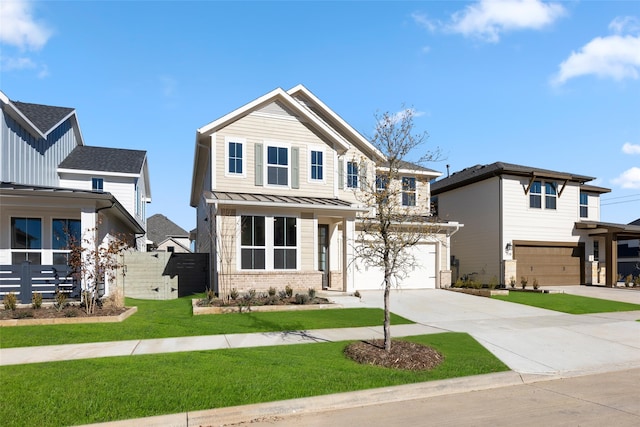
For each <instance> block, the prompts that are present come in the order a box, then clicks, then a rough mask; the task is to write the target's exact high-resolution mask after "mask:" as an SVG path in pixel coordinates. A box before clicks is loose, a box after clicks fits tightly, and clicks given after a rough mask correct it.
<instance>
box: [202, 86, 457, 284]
mask: <svg viewBox="0 0 640 427" xmlns="http://www.w3.org/2000/svg"><path fill="white" fill-rule="evenodd" d="M384 164H385V158H384V156H383V155H382V153H381V152H380V151H378V150H377V149H376V148H375V147H374V146H373V145H372V144H371V143H370V142H369V141H368V140H367V139H366V138H364V137H363V136H362V135H361V134H360V133H358V132H357V131H356V130H355V129H354V128H352V127H351V126H350V125H349V124H348V123H346V122H345V121H344V120H343V119H342V118H341V117H340V116H338V115H337V114H336V113H334V112H333V111H332V110H330V109H329V108H328V107H327V106H326V105H325V104H324V103H323V102H322V101H320V100H319V99H318V98H317V97H316V96H315V95H314V94H312V93H311V92H310V91H309V90H308V89H306V88H305V87H304V86H302V85H299V86H296V87H294V88H293V89H291V90H288V91H285V90H283V89H280V88H278V89H275V90H273V91H271V92H269V93H267V94H265V95H263V96H261V97H260V98H257V99H255V100H254V101H252V102H249V103H248V104H246V105H244V106H242V107H240V108H238V109H237V110H235V111H232V112H231V113H229V114H227V115H225V116H223V117H221V118H219V119H217V120H215V121H213V122H211V123H209V124H208V125H206V126H204V127H202V128H200V129H198V130H197V132H196V149H195V162H194V169H193V181H192V190H191V202H190V203H191V206H193V207H195V208H197V229H196V230H197V231H196V251H197V252H208V253H209V254H210V261H211V270H212V271H211V273H212V274H211V277H212V282H213V283H212V288H214V289H216V290H217V289H218V281H219V279H220V278H221V277H224V278H225V279H226V280H229V281H230V282H231V283H232V286H233V287H234V288H237V289H239V290H242V289H248V288H254V289H266V288H268V287H270V286H273V287H276V288H280V289H282V288H284V287H285V286H286V285H289V286H291V287H293V288H297V289H307V288H316V289H320V288H325V289H327V288H330V289H337V290H341V291H353V290H357V289H379V288H380V286H381V283H382V281H383V276H382V274H381V273H380V271H374V270H376V269H367V268H366V267H364V266H362V265H359V263H358V262H357V260H356V257H355V255H354V254H355V251H356V247H355V245H356V240H357V239H356V233H359V232H361V231H360V230H359V227H358V223H359V221H358V218H360V217H361V216H362V215H367V214H368V212H369V211H370V207H369V206H365V205H363V203H362V201H361V199H360V198H359V197H358V192H359V191H360V189H361V185H362V182H363V180H369V181H368V182H373V181H374V180H375V175H376V170H377V168H384ZM406 166H407V167H406V169H403V170H402V171H401V172H402V173H403V177H402V180H403V188H404V190H405V191H404V194H403V195H402V197H403V203H406V204H407V205H408V206H414V205H415V206H416V209H418V208H421V209H424V214H425V215H429V208H428V207H429V205H430V203H429V197H430V195H429V193H430V190H429V181H430V180H432V179H434V178H436V177H437V176H439V175H440V173H439V172H436V171H433V170H430V169H426V168H421V167H416V166H414V165H410V164H407V165H406ZM418 201H420V202H418ZM458 228H459V225H458V224H442V225H441V227H439V229H440V231H439V232H438V234H436V235H434V236H433V238H432V239H430V240H429V241H425V242H421V243H422V244H419V245H416V246H415V247H414V248H413V251H414V255H415V257H416V259H417V260H418V261H419V262H418V263H417V264H418V266H417V267H416V268H415V269H413V270H412V271H411V272H409V274H408V277H406V278H405V279H404V280H403V282H402V283H401V284H400V286H401V287H403V288H429V287H431V288H435V287H440V286H446V285H448V283H449V281H450V271H449V252H448V247H449V246H448V242H449V235H450V234H451V233H452V232H454V231H455V230H457V229H458ZM360 264H361V263H360Z"/></svg>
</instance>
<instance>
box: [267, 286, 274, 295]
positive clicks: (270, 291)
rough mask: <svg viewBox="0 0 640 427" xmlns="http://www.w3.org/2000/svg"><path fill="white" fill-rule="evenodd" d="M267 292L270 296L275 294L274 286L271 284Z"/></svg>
mask: <svg viewBox="0 0 640 427" xmlns="http://www.w3.org/2000/svg"><path fill="white" fill-rule="evenodd" d="M267 293H268V294H269V296H270V297H272V296H275V294H276V288H274V287H273V286H271V287H269V290H268V291H267Z"/></svg>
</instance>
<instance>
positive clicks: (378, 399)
mask: <svg viewBox="0 0 640 427" xmlns="http://www.w3.org/2000/svg"><path fill="white" fill-rule="evenodd" d="M554 291H557V292H568V293H577V294H587V296H595V297H598V298H604V299H612V300H620V301H626V302H634V303H638V304H640V292H638V291H635V290H629V289H607V288H597V287H584V286H580V287H578V286H572V287H563V288H558V289H554ZM361 295H362V296H361V298H355V297H352V296H347V295H344V294H339V293H335V294H334V293H330V294H329V297H330V298H331V299H333V300H334V301H335V302H336V303H337V304H340V305H342V306H344V307H382V304H383V299H382V292H381V291H364V292H361ZM391 311H393V312H394V313H396V314H399V315H401V316H404V317H406V318H408V319H411V320H413V321H414V322H416V323H415V324H413V325H397V326H394V327H392V336H394V337H400V336H411V335H421V334H430V333H439V332H445V331H455V332H466V333H469V334H470V335H471V336H473V337H474V338H475V339H476V340H477V341H478V342H479V343H480V344H482V345H483V346H484V347H485V348H487V349H488V350H489V351H490V352H492V353H493V354H494V355H495V356H496V357H498V358H499V359H500V360H502V361H503V362H504V363H505V364H506V365H507V366H508V367H509V368H510V369H511V370H512V371H511V372H506V373H500V374H491V375H488V376H479V377H469V378H464V379H454V380H447V381H444V382H435V383H423V384H419V385H412V386H403V387H404V388H403V387H399V388H389V389H376V390H370V391H364V392H356V393H360V394H354V395H350V394H343V395H332V396H331V397H328V396H322V397H320V398H309V399H299V400H296V401H295V402H274V403H272V404H269V405H272V406H274V407H275V408H276V409H275V410H273V411H271V412H270V410H268V409H267V407H265V406H264V405H250V406H243V407H238V408H223V409H219V410H215V411H214V412H205V413H203V414H202V415H197V413H188V414H173V415H167V416H163V417H155V418H149V419H145V420H135V422H134V421H133V420H131V421H127V422H124V423H109V424H108V425H113V426H116V425H131V424H136V425H176V426H177V425H222V424H230V423H232V422H243V421H247V420H254V421H255V420H256V419H259V418H260V417H262V416H267V415H269V414H272V415H271V416H273V417H276V418H277V417H279V415H277V414H292V413H301V412H304V413H313V412H318V411H320V412H322V411H326V410H328V409H331V408H334V409H340V410H342V409H345V410H348V409H349V408H358V407H370V406H371V405H381V407H382V405H384V404H389V403H393V402H404V401H407V400H415V399H417V398H429V397H432V396H439V395H447V396H450V395H455V394H456V393H463V392H467V393H470V392H477V391H481V390H486V391H485V392H486V393H489V394H488V395H487V396H497V394H494V393H497V392H496V390H497V388H499V389H500V390H507V391H508V390H509V387H527V388H525V389H523V390H520V389H518V390H519V391H511V392H510V393H520V392H521V393H523V395H527V394H533V395H537V396H539V397H541V396H543V395H544V396H552V393H553V391H549V390H546V389H545V391H544V393H543V392H542V391H541V390H542V389H541V388H536V387H532V386H531V385H530V384H538V383H540V382H541V381H545V382H546V381H549V380H558V379H564V380H566V379H568V378H576V379H577V378H580V377H584V376H585V375H588V377H589V378H590V377H594V378H596V377H597V375H593V374H600V373H607V374H612V373H617V372H627V374H622V376H623V377H624V376H625V375H626V376H627V377H629V378H632V379H634V380H640V376H639V375H640V323H639V322H637V320H638V319H640V311H634V312H619V313H600V314H593V315H570V314H564V313H559V312H555V311H550V310H544V309H539V308H535V307H528V306H525V305H519V304H512V303H507V302H504V301H499V300H493V299H490V298H483V297H477V296H471V295H465V294H461V293H456V292H451V291H446V290H395V291H393V292H392V293H391ZM380 337H382V328H381V327H365V328H342V329H324V330H310V331H288V332H272V333H256V334H229V335H216V336H200V337H181V338H168V339H154V340H131V341H120V342H109V343H89V344H77V345H75V344H74V345H63V346H43V347H30V348H16V349H1V350H0V365H15V364H25V363H39V362H44V361H59V360H72V359H81V358H93V357H110V356H135V355H139V354H152V353H167V352H183V351H196V350H215V349H222V348H237V347H254V346H270V345H289V344H303V343H313V342H323V341H343V340H354V339H372V338H380ZM585 378H586V377H585ZM598 378H599V377H598ZM603 378H606V376H605V377H603ZM602 381H604V380H602ZM605 382H606V381H605ZM638 383H640V381H635V382H634V384H638ZM565 384H566V383H565ZM487 390H490V391H487ZM577 391H579V390H577ZM627 392H628V393H629V394H631V395H634V397H635V402H638V400H637V386H635V388H634V389H631V390H628V391H627ZM550 393H551V394H550ZM345 396H346V397H345ZM507 396H509V394H508V395H507ZM607 396H608V395H607ZM314 399H315V400H314ZM318 399H319V400H318ZM341 399H342V400H341ZM458 399H462V402H463V404H462V405H460V401H458V404H459V406H464V407H466V406H467V403H468V401H470V400H473V396H472V395H470V394H467V395H464V396H459V398H458ZM532 399H533V397H532ZM563 399H569V400H571V399H574V400H576V401H577V400H579V397H571V396H568V397H567V396H565V397H563ZM445 400H446V399H445ZM533 401H534V400H531V402H533ZM340 402H342V403H340ZM496 402H499V400H497V401H496ZM509 402H511V398H510V399H509ZM593 402H597V400H593ZM550 405H553V403H550ZM593 405H597V403H593ZM629 405H632V403H629ZM423 406H424V407H428V406H429V405H421V407H423ZM588 406H589V407H590V408H591V407H592V406H591V405H588ZM376 407H377V406H376ZM507 407H511V403H509V404H508V405H507ZM558 408H559V409H558V410H559V411H562V406H558ZM614 408H615V406H614ZM221 411H222V412H224V413H226V414H229V413H231V415H229V416H227V417H226V418H225V417H224V416H222V415H221V413H222V412H221ZM255 411H258V412H259V413H260V414H262V415H260V414H259V413H258V412H255ZM278 411H279V412H278ZM545 411H546V412H549V411H551V410H549V409H546V410H545ZM551 412H553V411H551ZM621 412H624V411H623V410H621ZM627 412H629V413H630V414H632V416H637V415H638V414H637V413H636V412H634V410H633V408H632V410H630V411H627ZM495 413H496V414H497V413H498V411H496V412H495ZM634 414H635V415H634ZM601 415H602V414H601ZM618 415H620V414H618ZM407 416H408V415H407ZM420 416H422V415H420ZM425 416H427V415H425ZM428 416H433V414H431V413H428ZM354 417H355V414H354ZM366 419H367V418H366V417H365V418H363V419H362V425H364V424H367V425H369V424H371V422H365V420H366ZM379 419H383V418H382V417H381V418H379ZM500 419H502V418H500ZM504 419H505V420H506V419H509V418H504ZM607 419H608V418H600V421H601V422H603V421H604V420H607ZM632 419H633V418H632ZM223 420H227V421H225V422H222V421H223ZM634 420H635V419H634ZM272 421H274V420H273V419H271V420H266V419H265V422H272ZM468 421H469V423H455V424H456V425H461V424H466V425H469V424H474V425H475V424H477V425H490V424H488V423H484V424H483V423H474V422H472V421H473V420H471V419H469V420H468ZM521 421H522V420H521ZM635 421H637V420H635ZM278 422H279V421H278ZM309 422H310V423H311V421H309ZM626 422H627V420H626V419H625V420H623V421H621V424H620V425H626V424H625V423H626ZM323 424H324V423H323ZM332 424H333V423H332ZM349 424H350V425H359V424H358V423H355V424H351V423H349ZM405 424H408V425H415V423H412V422H411V421H410V420H409V419H407V423H402V425H405ZM419 424H423V423H419ZM429 424H432V423H431V422H429ZM515 424H518V423H515ZM571 424H572V425H577V423H571ZM607 424H609V423H607ZM635 424H636V425H640V423H635ZM296 425H314V424H306V422H305V424H296ZM371 425H382V424H371ZM387 425H389V424H387ZM391 425H398V424H396V423H395V422H394V423H391ZM443 425H446V423H444V421H443ZM493 425H499V424H493ZM503 425H506V424H503ZM518 425H533V424H526V423H524V424H523V423H520V424H518ZM581 425H582V424H581ZM584 425H589V424H588V423H584ZM591 425H595V424H591ZM600 425H601V424H600ZM611 425H614V424H611ZM629 425H631V424H629Z"/></svg>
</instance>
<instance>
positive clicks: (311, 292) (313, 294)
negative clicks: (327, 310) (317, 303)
mask: <svg viewBox="0 0 640 427" xmlns="http://www.w3.org/2000/svg"><path fill="white" fill-rule="evenodd" d="M308 295H309V299H311V300H312V299H314V298H315V297H316V290H315V289H313V288H309V292H308Z"/></svg>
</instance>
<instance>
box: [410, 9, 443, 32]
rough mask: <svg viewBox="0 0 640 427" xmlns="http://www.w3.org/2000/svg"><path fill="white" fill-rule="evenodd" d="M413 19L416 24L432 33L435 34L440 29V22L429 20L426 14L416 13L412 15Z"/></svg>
mask: <svg viewBox="0 0 640 427" xmlns="http://www.w3.org/2000/svg"><path fill="white" fill-rule="evenodd" d="M411 17H412V18H413V20H414V21H415V23H416V24H418V25H420V26H421V27H424V28H426V29H427V30H429V31H431V32H435V31H436V30H437V29H438V26H439V24H438V22H436V21H433V20H431V19H429V17H428V16H427V15H425V14H424V13H419V12H414V13H412V14H411Z"/></svg>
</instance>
